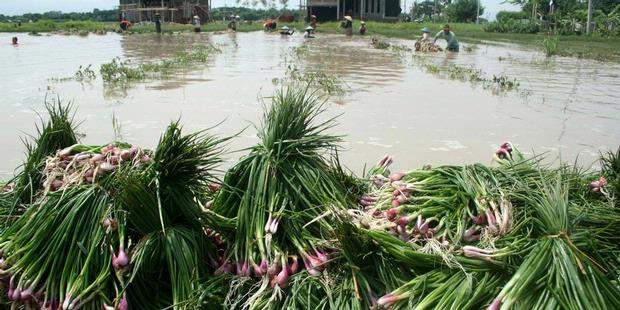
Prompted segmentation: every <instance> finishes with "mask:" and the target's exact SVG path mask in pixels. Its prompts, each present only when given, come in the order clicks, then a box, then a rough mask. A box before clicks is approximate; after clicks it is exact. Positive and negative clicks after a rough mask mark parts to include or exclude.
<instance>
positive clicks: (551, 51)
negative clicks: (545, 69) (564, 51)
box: [540, 36, 560, 57]
mask: <svg viewBox="0 0 620 310" xmlns="http://www.w3.org/2000/svg"><path fill="white" fill-rule="evenodd" d="M558 42H560V37H559V36H548V37H546V38H544V39H543V40H542V41H541V43H540V44H541V45H542V48H543V51H544V52H545V55H547V57H551V56H553V55H556V54H557V53H558Z"/></svg>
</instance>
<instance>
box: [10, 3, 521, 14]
mask: <svg viewBox="0 0 620 310" xmlns="http://www.w3.org/2000/svg"><path fill="white" fill-rule="evenodd" d="M404 1H405V0H401V3H404ZM406 1H407V2H406V3H407V7H409V6H411V3H412V1H413V0H406ZM501 2H503V0H481V3H482V5H484V7H485V8H486V12H485V14H484V17H487V18H489V17H492V16H493V17H494V16H495V14H496V13H497V12H498V11H500V10H516V9H518V8H517V7H515V6H512V5H509V4H502V3H501ZM289 3H291V4H292V5H295V6H297V5H298V3H299V0H289ZM235 4H236V0H213V5H214V6H215V7H219V6H224V5H228V6H231V5H235ZM116 6H118V0H19V1H11V0H0V14H4V15H18V14H23V13H28V12H31V13H43V12H47V11H63V12H85V11H92V9H94V8H98V9H111V8H114V7H116ZM289 7H292V6H289Z"/></svg>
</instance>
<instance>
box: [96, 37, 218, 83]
mask: <svg viewBox="0 0 620 310" xmlns="http://www.w3.org/2000/svg"><path fill="white" fill-rule="evenodd" d="M218 51H219V49H218V48H217V47H215V46H212V45H209V46H205V45H198V46H195V47H193V50H192V51H186V50H183V51H179V52H177V53H175V54H174V55H173V56H172V57H170V58H168V59H164V60H161V61H156V62H147V63H141V64H138V65H135V66H134V65H132V63H131V61H122V60H121V59H120V58H115V59H113V60H112V61H111V62H109V63H105V64H103V65H101V69H100V70H99V72H100V74H101V77H102V79H103V81H104V82H106V83H124V82H132V81H140V80H143V79H145V78H147V77H150V76H152V75H153V74H161V75H166V74H169V73H171V72H172V71H174V70H178V69H181V68H186V67H188V66H190V65H192V64H197V63H204V62H207V61H208V60H209V59H210V56H211V55H212V54H213V53H214V52H218Z"/></svg>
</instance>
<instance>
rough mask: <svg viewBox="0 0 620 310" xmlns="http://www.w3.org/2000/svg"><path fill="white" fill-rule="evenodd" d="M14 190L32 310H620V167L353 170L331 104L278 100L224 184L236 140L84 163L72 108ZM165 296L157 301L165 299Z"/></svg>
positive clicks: (515, 155)
mask: <svg viewBox="0 0 620 310" xmlns="http://www.w3.org/2000/svg"><path fill="white" fill-rule="evenodd" d="M48 110H49V115H50V117H49V120H47V121H44V122H43V125H41V126H40V129H39V133H38V135H37V136H36V137H33V139H32V140H28V141H29V142H28V144H27V146H28V147H27V149H28V152H27V155H28V157H27V160H26V162H25V164H24V166H23V167H22V169H21V172H19V173H18V174H17V176H16V177H15V178H13V179H12V180H9V181H8V182H7V183H3V184H2V185H0V216H2V218H4V219H5V221H4V222H3V223H4V224H3V228H2V231H1V232H0V250H1V257H0V279H1V281H0V283H1V284H2V286H3V288H4V292H3V296H4V297H3V300H5V301H6V302H9V303H11V305H12V306H13V307H15V308H17V307H24V308H44V309H102V308H104V309H128V308H131V309H164V308H175V309H483V308H487V309H491V310H495V309H526V308H532V309H619V308H620V289H619V284H618V283H619V282H618V281H619V280H620V246H619V245H620V238H619V237H618V236H619V235H620V231H619V228H618V227H620V209H618V206H619V204H618V200H617V197H618V193H619V191H618V189H619V185H618V184H620V183H619V182H620V177H619V176H620V150H618V151H617V152H609V153H605V154H602V156H601V167H602V169H601V171H584V170H581V169H578V168H576V167H572V166H568V165H565V164H559V165H556V166H547V165H544V164H542V157H534V158H526V157H525V156H523V154H522V153H521V152H520V151H519V150H518V149H517V148H516V147H515V146H514V145H513V144H511V143H504V144H502V145H501V146H500V147H499V148H498V149H497V151H496V152H495V154H493V159H494V163H493V164H492V165H482V164H472V165H464V166H439V167H430V166H425V167H423V168H422V169H414V170H410V171H404V172H393V171H390V166H391V164H392V162H393V159H392V158H391V157H390V156H386V157H385V158H383V159H381V160H380V161H379V163H378V164H377V165H375V166H374V167H372V168H371V169H370V170H369V171H368V173H367V174H366V176H365V177H364V178H358V177H355V176H353V175H351V174H350V173H348V172H346V170H345V169H344V168H343V167H342V166H341V165H340V163H339V161H338V156H337V150H338V143H339V142H340V140H341V137H339V136H334V135H333V134H331V133H330V132H331V131H332V130H333V128H334V126H335V124H336V123H335V119H325V117H324V116H323V115H322V112H323V111H324V110H325V106H324V104H323V101H321V100H320V99H319V98H318V97H317V96H316V95H315V92H313V91H311V90H310V89H308V88H299V87H297V86H294V85H291V86H289V87H288V88H284V89H282V90H280V91H278V92H277V93H276V94H275V95H274V97H273V98H272V102H271V104H270V105H269V106H267V107H266V111H265V114H264V115H263V120H262V123H261V124H260V125H259V126H257V127H258V137H259V142H258V143H257V145H255V146H253V147H250V148H248V149H247V150H246V151H247V154H246V155H245V156H243V157H242V158H241V159H240V160H239V161H238V162H237V163H236V164H235V165H234V166H233V167H232V168H230V169H229V170H228V171H226V172H225V173H224V177H223V181H222V182H221V184H220V183H219V182H218V179H217V178H216V176H215V175H216V173H218V171H217V166H218V164H219V163H220V160H221V159H220V157H221V156H222V151H221V150H222V149H221V144H222V143H223V142H225V141H226V139H219V138H216V137H213V136H211V135H209V134H207V133H206V132H198V133H193V134H184V133H183V132H182V130H181V127H180V125H179V124H178V122H173V123H172V124H170V126H168V128H167V129H166V131H165V132H164V134H163V135H162V136H161V138H160V141H159V143H158V145H157V147H156V148H155V149H154V150H147V149H143V148H140V147H138V146H134V145H130V144H127V143H123V142H115V143H112V144H104V145H84V144H80V143H79V141H78V139H77V138H78V137H79V135H78V134H76V132H75V126H74V125H73V122H72V119H71V116H72V113H71V112H72V110H71V108H70V107H65V106H62V105H60V104H58V105H49V106H48ZM155 292H156V293H155Z"/></svg>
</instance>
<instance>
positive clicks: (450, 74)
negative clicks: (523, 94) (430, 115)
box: [413, 54, 519, 91]
mask: <svg viewBox="0 0 620 310" xmlns="http://www.w3.org/2000/svg"><path fill="white" fill-rule="evenodd" d="M413 59H414V61H415V63H416V64H417V65H419V66H420V67H421V68H423V69H424V70H426V72H427V73H431V74H435V75H438V76H440V77H443V78H447V79H451V80H459V81H463V82H470V83H475V84H479V83H481V84H482V85H483V87H484V88H495V89H497V90H500V91H509V90H513V89H516V88H518V86H519V82H518V81H517V79H516V78H510V77H508V76H506V75H503V74H502V75H499V76H495V75H494V76H493V77H492V78H487V77H485V76H484V74H483V72H482V70H480V69H477V68H474V67H464V66H459V65H455V64H451V65H449V66H438V65H436V64H434V63H432V62H430V61H429V60H428V58H426V57H423V56H420V55H415V54H414V55H413Z"/></svg>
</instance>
